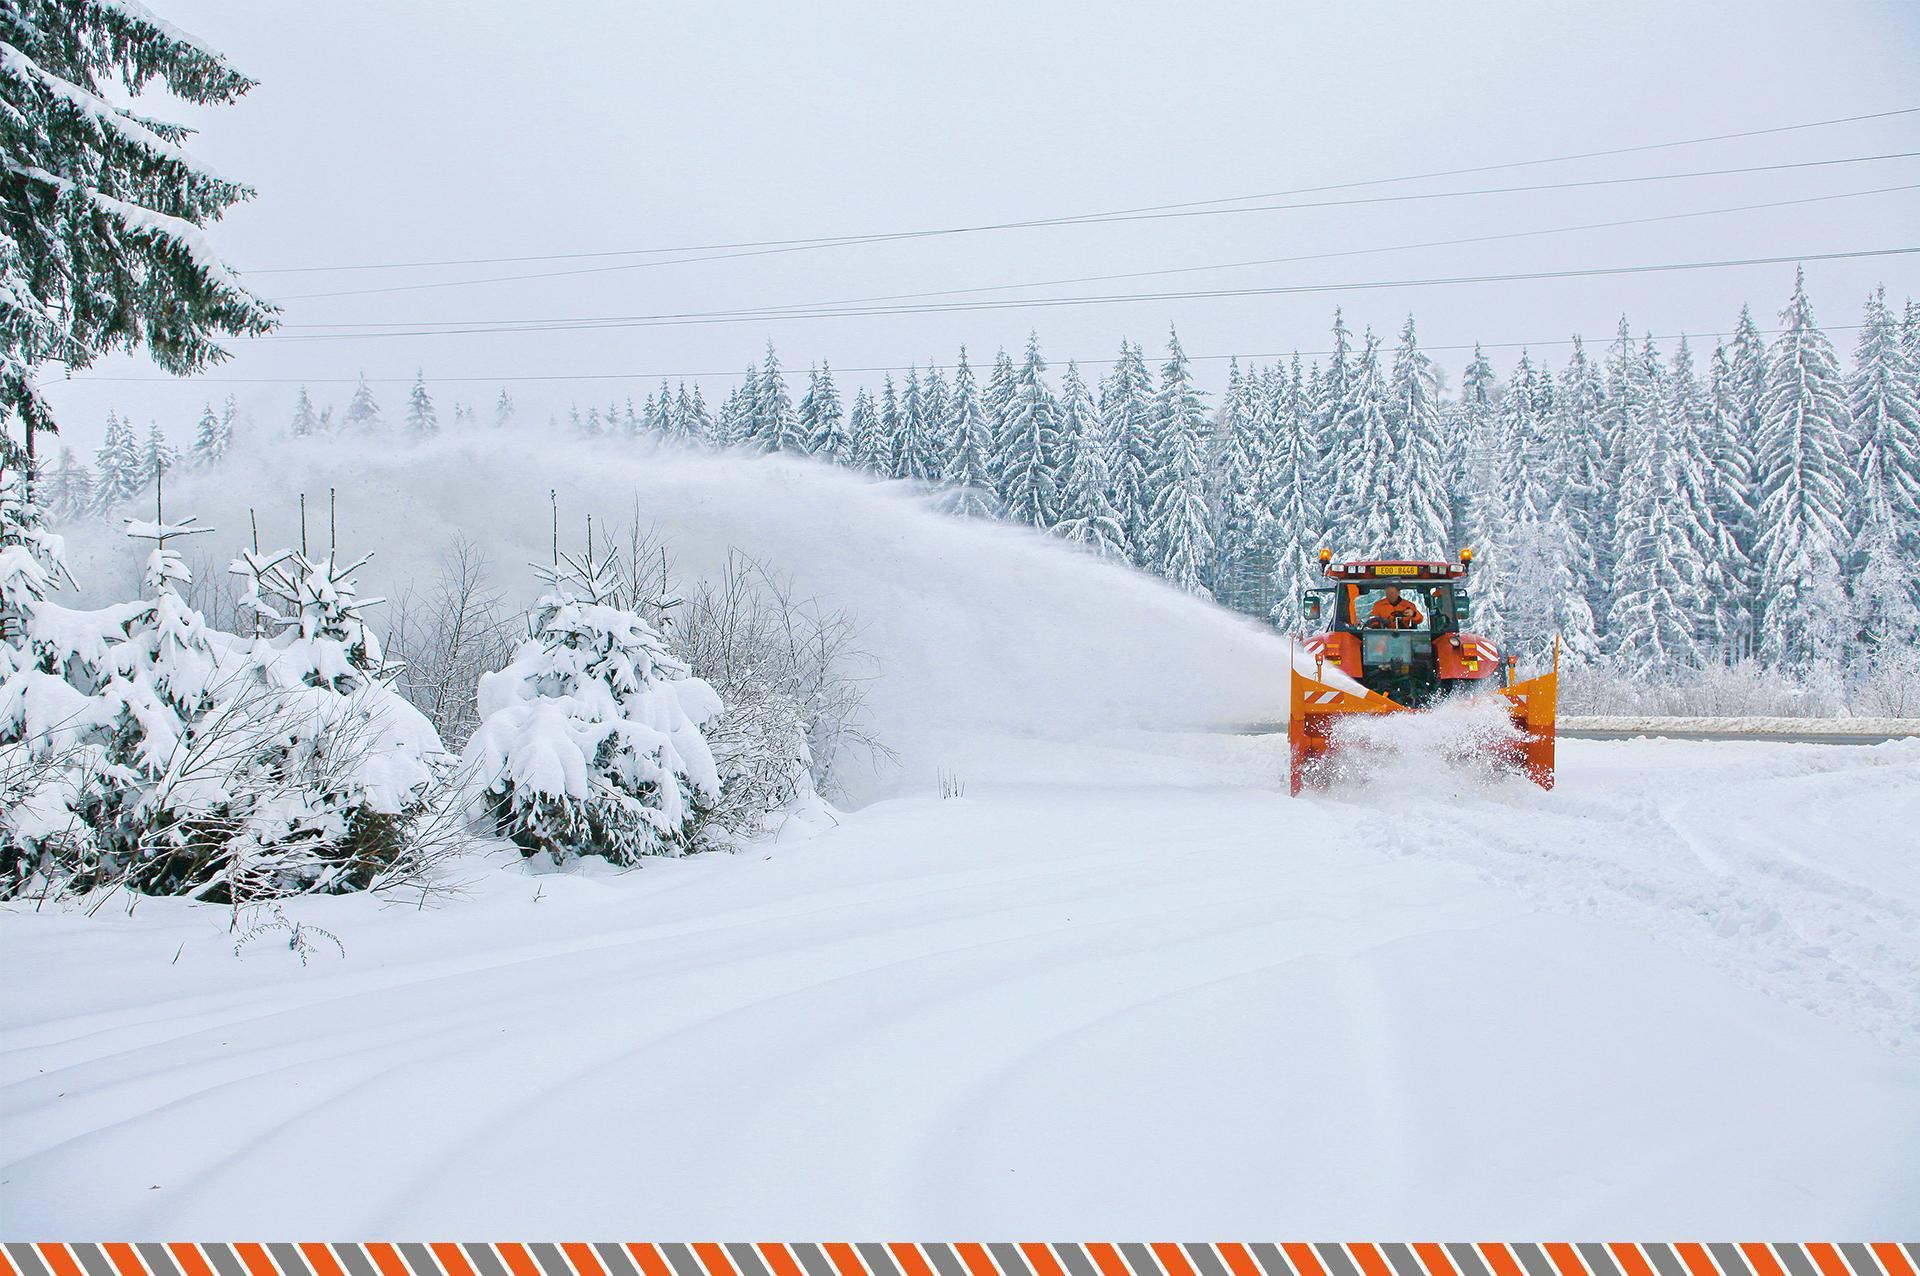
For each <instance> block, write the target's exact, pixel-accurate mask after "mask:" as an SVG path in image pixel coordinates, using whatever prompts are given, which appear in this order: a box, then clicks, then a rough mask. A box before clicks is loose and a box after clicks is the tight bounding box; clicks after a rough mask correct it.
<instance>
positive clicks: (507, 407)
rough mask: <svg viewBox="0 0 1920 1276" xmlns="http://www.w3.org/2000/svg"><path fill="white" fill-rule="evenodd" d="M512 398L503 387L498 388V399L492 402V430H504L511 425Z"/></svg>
mask: <svg viewBox="0 0 1920 1276" xmlns="http://www.w3.org/2000/svg"><path fill="white" fill-rule="evenodd" d="M513 413H514V405H513V396H512V395H511V394H508V393H507V389H506V387H505V386H502V387H500V397H499V398H497V399H495V400H494V401H493V428H494V429H496V430H504V429H505V428H506V427H508V426H509V425H512V424H513Z"/></svg>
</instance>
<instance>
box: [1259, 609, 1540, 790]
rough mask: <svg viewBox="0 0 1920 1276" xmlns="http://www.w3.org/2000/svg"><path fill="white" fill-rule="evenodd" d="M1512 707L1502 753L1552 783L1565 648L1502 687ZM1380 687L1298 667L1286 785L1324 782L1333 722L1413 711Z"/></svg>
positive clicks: (1333, 745)
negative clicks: (1512, 734) (1350, 686)
mask: <svg viewBox="0 0 1920 1276" xmlns="http://www.w3.org/2000/svg"><path fill="white" fill-rule="evenodd" d="M1500 694H1501V695H1502V696H1504V697H1506V700H1507V712H1508V714H1509V715H1510V716H1511V717H1512V719H1513V725H1514V727H1515V729H1516V730H1517V731H1518V733H1519V735H1518V738H1517V739H1515V740H1514V741H1513V742H1512V743H1511V744H1505V743H1503V744H1502V745H1501V746H1500V752H1501V753H1502V754H1503V755H1504V756H1503V758H1502V759H1501V760H1502V761H1503V762H1504V763H1505V764H1506V765H1508V766H1510V767H1511V768H1512V769H1513V770H1515V771H1518V772H1520V773H1521V774H1523V775H1525V776H1526V777H1527V778H1528V779H1530V780H1532V781H1533V782H1534V783H1535V784H1537V785H1539V786H1540V787H1541V788H1543V789H1551V788H1552V787H1553V745H1554V720H1555V716H1556V713H1557V711H1558V705H1559V699H1560V649H1559V644H1558V643H1555V644H1554V658H1553V668H1552V669H1550V670H1548V671H1547V672H1546V673H1543V674H1541V675H1540V676H1539V677H1537V678H1529V679H1527V680H1526V681H1525V682H1516V683H1514V684H1513V685H1512V686H1508V687H1502V688H1501V689H1500ZM1411 712H1413V710H1411V709H1409V708H1408V707H1407V706H1406V705H1403V704H1401V703H1399V702H1398V701H1395V700H1390V699H1388V698H1387V697H1386V696H1383V695H1380V694H1378V693H1376V692H1372V691H1367V690H1364V689H1363V690H1360V691H1358V692H1355V691H1346V690H1342V689H1341V688H1339V687H1334V686H1330V685H1329V684H1327V683H1325V682H1323V681H1321V680H1320V679H1319V678H1316V677H1314V676H1313V675H1311V674H1306V673H1302V672H1301V671H1300V670H1299V669H1298V668H1297V667H1296V668H1295V669H1294V670H1293V682H1292V690H1291V693H1290V694H1289V695H1288V697H1287V744H1288V750H1287V752H1288V768H1287V789H1288V791H1289V792H1291V793H1293V794H1295V795H1296V796H1297V795H1298V794H1299V792H1300V790H1301V789H1302V788H1304V787H1305V786H1306V785H1307V784H1309V783H1312V784H1314V785H1315V786H1316V787H1324V786H1325V782H1326V780H1325V772H1326V767H1325V765H1324V763H1325V761H1326V760H1327V759H1328V758H1329V757H1330V756H1331V755H1332V754H1333V753H1334V752H1335V750H1336V748H1337V742H1336V740H1335V739H1334V726H1335V724H1336V723H1337V722H1339V721H1340V720H1341V719H1342V718H1345V717H1346V716H1348V715H1349V714H1356V713H1411Z"/></svg>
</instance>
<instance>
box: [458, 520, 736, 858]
mask: <svg viewBox="0 0 1920 1276" xmlns="http://www.w3.org/2000/svg"><path fill="white" fill-rule="evenodd" d="M549 584H550V589H549V591H548V592H547V593H546V594H545V595H544V596H543V597H542V598H541V599H540V600H539V602H538V603H536V604H535V605H534V609H533V612H532V614H531V616H530V618H529V626H528V628H529V637H528V638H527V639H526V640H525V641H524V642H522V643H521V644H520V646H519V648H518V649H517V650H516V651H515V653H514V656H513V659H512V661H511V662H509V663H508V665H507V667H506V668H505V669H502V670H500V671H499V672H497V673H490V674H487V675H485V676H484V677H482V678H481V679H480V705H479V708H480V715H481V722H480V727H479V730H477V731H476V732H475V733H474V735H473V738H472V740H470V741H469V742H468V744H467V752H466V758H467V763H468V765H469V766H470V767H471V768H472V772H473V776H474V782H475V783H476V784H477V785H478V786H479V789H480V792H481V795H482V798H481V800H482V803H483V805H484V809H485V812H486V816H487V818H488V820H489V821H490V823H491V824H492V826H493V828H494V830H495V831H497V832H499V833H500V834H502V835H503V836H506V837H508V838H510V839H512V840H513V842H514V843H515V844H516V845H518V846H519V847H520V848H521V849H522V850H523V851H524V852H526V853H527V854H529V855H534V854H540V853H545V854H547V855H549V856H551V857H552V858H553V859H554V860H556V861H565V860H567V859H570V858H573V857H575V856H581V855H598V856H602V857H604V858H605V859H607V860H608V861H609V862H611V863H615V864H632V863H634V862H635V861H637V860H638V859H640V858H641V857H642V856H646V855H679V854H682V853H684V852H686V851H688V850H690V849H692V848H694V847H695V846H696V845H697V843H698V839H699V836H700V832H701V828H702V825H703V822H704V820H705V815H706V812H707V811H708V809H710V808H711V806H712V805H713V803H714V802H715V801H716V800H717V799H718V797H719V795H720V781H719V776H718V774H717V772H716V770H715V766H714V758H713V752H712V750H711V749H710V748H709V746H708V744H707V741H706V739H705V737H704V736H703V735H702V733H701V732H702V728H703V727H705V726H706V725H707V724H708V723H709V722H711V721H712V720H713V719H714V718H715V717H716V716H718V714H719V713H720V698H719V696H717V695H715V694H714V691H713V689H712V688H711V687H709V686H708V685H707V684H706V683H704V682H702V681H701V680H700V679H698V678H696V677H694V676H693V675H692V673H691V672H690V671H689V670H688V668H687V666H686V665H685V664H684V663H682V662H681V661H680V660H679V659H677V658H675V657H674V656H673V655H671V654H670V653H669V652H668V650H667V646H666V643H665V641H664V640H663V639H662V638H661V636H660V633H659V631H658V630H656V629H655V628H654V627H653V626H652V625H650V624H648V623H647V621H646V620H645V619H644V618H643V617H642V616H641V615H640V614H639V612H638V611H637V610H635V609H634V608H633V606H632V598H631V596H630V595H629V596H626V597H623V596H622V595H621V593H620V591H619V589H618V585H617V580H616V576H615V572H614V564H613V555H612V554H611V553H600V552H597V551H596V550H595V549H594V547H593V545H592V538H591V536H589V539H588V548H587V551H586V553H585V554H584V555H583V556H582V557H580V558H577V559H576V558H571V557H568V558H564V559H561V561H560V562H558V563H556V565H555V566H554V568H553V569H552V571H551V572H550V573H549Z"/></svg>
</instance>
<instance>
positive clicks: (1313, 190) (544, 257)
mask: <svg viewBox="0 0 1920 1276" xmlns="http://www.w3.org/2000/svg"><path fill="white" fill-rule="evenodd" d="M1916 113H1920V106H1908V107H1901V108H1899V109H1897V110H1892V111H1874V112H1870V113H1868V114H1864V115H1845V116H1839V117H1836V118H1833V119H1826V120H1812V121H1809V122H1807V123H1804V124H1781V125H1776V126H1774V127H1772V128H1762V129H1746V130H1743V131H1741V132H1737V133H1716V134H1711V135H1709V136H1706V137H1689V138H1681V139H1679V140H1677V141H1670V142H1647V143H1642V144H1640V145H1635V146H1618V147H1613V148H1610V149H1608V150H1599V151H1580V152H1576V153H1574V154H1570V155H1550V156H1545V157H1543V158H1540V159H1526V160H1508V161H1505V162H1503V163H1498V164H1479V165H1474V166H1471V167H1467V168H1449V169H1434V170H1431V171H1429V172H1424V173H1408V174H1403V175H1400V176H1397V177H1373V178H1366V179H1362V180H1356V181H1347V182H1334V183H1328V184H1326V185H1321V186H1300V187H1295V188H1293V189H1291V190H1284V191H1267V192H1263V193H1261V194H1258V195H1229V196H1222V197H1219V198H1214V199H1201V200H1188V201H1185V202H1183V203H1174V204H1149V205H1145V206H1142V207H1137V208H1121V209H1109V210H1106V211H1104V212H1097V213H1078V214H1071V215H1066V216H1056V217H1049V218H1037V219H1032V220H1028V221H1017V222H1001V223H997V224H994V225H990V226H976V227H957V228H956V227H949V228H944V229H935V230H933V231H931V232H929V231H926V230H919V231H891V232H879V233H877V234H875V235H845V236H814V237H812V238H804V239H803V238H792V239H760V240H744V241H736V242H732V243H722V244H682V245H675V246H670V247H663V248H617V249H606V250H603V251H599V252H570V253H543V254H535V255H522V256H509V257H460V258H441V259H437V260H431V261H396V262H371V263H353V264H348V265H343V266H279V267H265V268H261V269H257V270H250V271H247V272H245V273H247V274H252V275H292V274H315V273H333V272H344V271H350V270H413V269H429V268H434V267H440V266H493V265H506V264H508V263H511V262H534V261H573V260H581V259H584V258H589V257H633V256H646V255H651V254H655V253H670V252H712V251H723V250H729V249H735V248H773V247H792V246H796V245H802V244H807V245H825V244H833V243H850V242H866V241H869V240H871V239H874V238H891V237H895V236H911V235H922V234H928V233H935V234H951V233H957V232H959V231H967V230H992V229H1012V228H1015V227H1022V226H1030V225H1053V224H1058V223H1061V222H1073V221H1090V220H1097V219H1100V218H1105V217H1113V216H1121V215H1126V214H1131V213H1150V212H1163V211H1168V210H1171V209H1179V208H1195V207H1201V206H1205V205H1212V204H1238V203H1245V202H1247V201H1248V200H1254V199H1281V198H1286V197H1290V196H1293V195H1317V194H1322V193H1324V192H1327V191H1336V190H1356V189H1360V188H1363V187H1367V186H1390V185H1395V184H1397V183H1400V182H1418V181H1430V180H1432V179H1434V178H1440V177H1467V176H1471V175H1473V174H1476V173H1495V172H1503V171H1507V170H1511V169H1516V168H1532V167H1536V166H1539V165H1543V164H1566V163H1573V162H1576V161H1579V160H1589V159H1605V158H1610V157H1613V156H1620V155H1634V154H1642V153H1645V152H1647V151H1659V150H1671V149H1674V148H1677V147H1682V146H1704V145H1707V144H1710V143H1713V142H1731V141H1737V140H1740V139H1743V138H1750V137H1769V136H1773V135H1775V134H1779V133H1793V132H1798V131H1801V130H1804V129H1815V128H1828V127H1831V126H1833V125H1839V124H1859V123H1864V122H1866V121H1869V120H1884V119H1891V118H1894V117H1896V116H1902V115H1913V114H1916Z"/></svg>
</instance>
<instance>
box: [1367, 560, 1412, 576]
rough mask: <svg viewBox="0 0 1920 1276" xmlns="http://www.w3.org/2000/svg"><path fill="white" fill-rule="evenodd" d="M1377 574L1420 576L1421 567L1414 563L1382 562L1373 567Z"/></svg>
mask: <svg viewBox="0 0 1920 1276" xmlns="http://www.w3.org/2000/svg"><path fill="white" fill-rule="evenodd" d="M1373 574H1374V575H1375V576H1418V575H1419V574H1420V569H1419V568H1418V567H1415V566H1414V565H1413V564H1412V563H1380V564H1376V565H1375V567H1374V569H1373Z"/></svg>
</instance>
